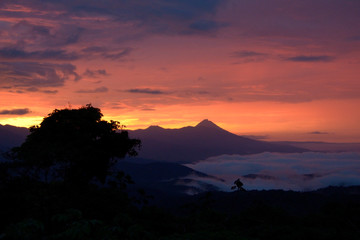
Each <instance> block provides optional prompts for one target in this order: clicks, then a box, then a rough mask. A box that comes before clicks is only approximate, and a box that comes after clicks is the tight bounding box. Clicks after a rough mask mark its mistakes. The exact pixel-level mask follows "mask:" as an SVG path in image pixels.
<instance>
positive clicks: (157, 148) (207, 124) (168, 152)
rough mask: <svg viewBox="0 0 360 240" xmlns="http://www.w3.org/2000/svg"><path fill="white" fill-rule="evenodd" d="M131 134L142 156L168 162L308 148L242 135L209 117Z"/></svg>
mask: <svg viewBox="0 0 360 240" xmlns="http://www.w3.org/2000/svg"><path fill="white" fill-rule="evenodd" d="M129 133H130V137H132V138H139V139H140V140H141V141H142V149H141V151H140V154H139V157H142V158H149V159H154V160H158V161H167V162H180V163H189V162H194V161H200V160H204V159H206V158H208V157H212V156H218V155H222V154H254V153H261V152H303V151H305V149H301V148H297V147H292V146H288V145H280V144H275V143H269V142H264V141H257V140H253V139H249V138H246V137H241V136H238V135H236V134H233V133H230V132H228V131H226V130H224V129H222V128H220V127H219V126H217V125H216V124H215V123H213V122H211V121H209V120H207V119H205V120H203V121H201V122H200V123H199V124H197V125H196V126H195V127H190V126H189V127H183V128H180V129H164V128H161V127H150V128H147V129H144V130H135V131H129Z"/></svg>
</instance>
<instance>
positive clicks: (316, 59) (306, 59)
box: [285, 55, 335, 62]
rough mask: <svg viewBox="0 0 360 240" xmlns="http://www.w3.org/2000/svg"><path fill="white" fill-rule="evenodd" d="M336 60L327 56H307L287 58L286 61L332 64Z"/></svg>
mask: <svg viewBox="0 0 360 240" xmlns="http://www.w3.org/2000/svg"><path fill="white" fill-rule="evenodd" d="M334 59H335V58H334V57H332V56H327V55H318V56H306V55H299V56H295V57H289V58H286V59H285V60H286V61H292V62H331V61H333V60H334Z"/></svg>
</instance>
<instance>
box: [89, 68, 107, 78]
mask: <svg viewBox="0 0 360 240" xmlns="http://www.w3.org/2000/svg"><path fill="white" fill-rule="evenodd" d="M108 75H109V74H108V73H107V72H106V70H105V69H98V70H90V69H86V71H85V72H84V73H83V76H86V77H90V78H98V77H100V76H108Z"/></svg>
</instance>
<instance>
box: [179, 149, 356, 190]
mask: <svg viewBox="0 0 360 240" xmlns="http://www.w3.org/2000/svg"><path fill="white" fill-rule="evenodd" d="M186 166H188V167H190V168H192V169H194V170H197V171H200V172H203V173H206V174H209V175H212V176H216V177H218V178H222V179H224V180H225V182H220V181H219V182H214V180H213V179H209V182H208V183H210V184H213V185H216V186H217V187H219V188H220V189H221V190H223V191H230V188H231V186H232V185H233V182H234V180H236V179H237V178H240V179H241V181H242V182H243V183H244V187H245V189H247V190H252V189H257V190H262V189H283V190H295V191H310V190H316V189H318V188H323V187H327V186H330V185H332V186H351V185H360V153H351V152H346V153H319V152H305V153H291V154H279V153H261V154H254V155H221V156H216V157H211V158H208V159H206V160H204V161H200V162H198V163H194V164H186ZM199 180H200V179H199ZM201 181H207V180H206V179H201Z"/></svg>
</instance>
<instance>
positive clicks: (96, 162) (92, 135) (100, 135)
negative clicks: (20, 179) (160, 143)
mask: <svg viewBox="0 0 360 240" xmlns="http://www.w3.org/2000/svg"><path fill="white" fill-rule="evenodd" d="M102 116H103V115H102V113H101V111H100V109H99V108H95V107H93V106H92V105H91V104H88V105H86V106H84V107H81V108H79V109H61V110H58V109H55V110H54V111H53V112H52V113H50V114H49V115H48V116H47V117H45V118H44V119H43V121H42V122H41V124H40V125H38V126H32V127H31V128H30V134H29V135H28V136H27V138H26V140H25V142H24V143H23V144H22V145H21V146H20V147H18V148H14V149H13V153H14V157H15V159H17V160H19V161H20V162H21V163H22V164H23V166H25V167H27V168H32V169H41V170H43V172H45V173H48V172H49V169H50V168H51V167H53V166H57V167H56V169H57V170H56V174H57V175H60V176H61V177H62V178H63V179H64V181H65V182H68V183H71V184H87V183H88V182H89V181H90V180H92V179H93V178H94V177H95V178H97V179H98V180H99V181H101V182H104V181H105V178H106V176H107V174H108V169H109V167H110V166H111V165H112V164H114V163H115V162H116V159H117V158H123V157H125V156H126V155H130V156H134V155H137V149H138V148H139V147H140V140H137V139H130V138H129V136H128V132H127V131H124V130H122V126H121V125H120V123H119V122H117V121H112V120H111V121H110V122H108V121H104V120H102V119H101V118H102ZM45 175H47V174H45Z"/></svg>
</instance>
